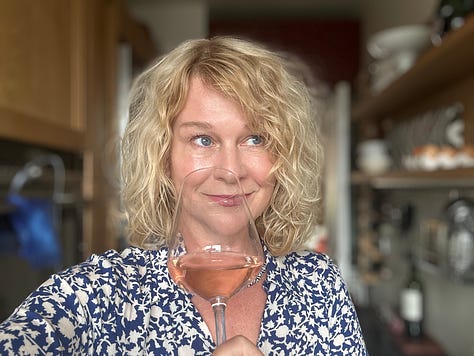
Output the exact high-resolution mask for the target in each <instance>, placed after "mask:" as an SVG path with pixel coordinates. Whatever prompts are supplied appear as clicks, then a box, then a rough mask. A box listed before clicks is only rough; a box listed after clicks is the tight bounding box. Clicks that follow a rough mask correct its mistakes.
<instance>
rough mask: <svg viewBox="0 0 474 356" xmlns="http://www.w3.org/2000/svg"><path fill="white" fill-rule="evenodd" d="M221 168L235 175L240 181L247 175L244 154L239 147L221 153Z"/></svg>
mask: <svg viewBox="0 0 474 356" xmlns="http://www.w3.org/2000/svg"><path fill="white" fill-rule="evenodd" d="M219 161H220V162H219V164H218V166H219V167H220V168H224V169H226V170H228V171H231V172H232V173H234V175H236V176H237V178H238V179H241V178H243V177H244V176H245V174H246V167H245V162H244V159H243V157H242V153H241V152H240V151H239V149H238V148H237V147H232V148H226V149H224V150H222V151H221V153H220V157H219Z"/></svg>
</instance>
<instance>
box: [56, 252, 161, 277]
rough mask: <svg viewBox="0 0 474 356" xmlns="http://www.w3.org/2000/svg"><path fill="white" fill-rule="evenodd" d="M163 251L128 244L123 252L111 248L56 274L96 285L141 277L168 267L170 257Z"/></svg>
mask: <svg viewBox="0 0 474 356" xmlns="http://www.w3.org/2000/svg"><path fill="white" fill-rule="evenodd" d="M162 253H163V252H162V251H160V250H157V251H146V250H142V249H140V248H136V247H127V248H125V249H124V250H123V251H120V252H119V251H117V250H109V251H106V252H104V253H102V254H93V255H91V256H90V257H89V258H87V259H86V260H85V261H83V262H81V263H79V264H77V265H74V266H71V267H69V268H67V269H65V270H64V271H62V272H59V273H57V274H56V275H57V276H58V277H59V278H61V279H63V280H66V281H68V282H72V283H74V284H77V283H79V284H82V283H84V284H94V285H96V284H103V283H115V282H116V281H118V280H134V279H141V278H143V277H144V276H145V275H146V274H148V273H149V271H150V270H153V271H156V269H164V268H166V258H160V256H161V254H162Z"/></svg>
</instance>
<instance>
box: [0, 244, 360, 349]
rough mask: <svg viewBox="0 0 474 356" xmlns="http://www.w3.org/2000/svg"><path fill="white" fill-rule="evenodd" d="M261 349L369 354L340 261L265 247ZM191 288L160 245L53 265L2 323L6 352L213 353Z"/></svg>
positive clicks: (1, 338) (0, 344)
mask: <svg viewBox="0 0 474 356" xmlns="http://www.w3.org/2000/svg"><path fill="white" fill-rule="evenodd" d="M264 288H265V290H266V292H267V295H268V296H267V302H266V306H265V310H264V315H263V321H262V326H261V330H260V335H259V340H258V347H259V348H260V349H261V350H262V352H263V353H264V354H265V355H285V356H286V355H366V354H367V352H366V350H365V345H364V341H363V339H362V335H361V330H360V326H359V322H358V319H357V316H356V312H355V309H354V306H353V304H352V301H351V299H350V297H349V294H348V292H347V290H346V286H345V284H344V282H343V280H342V279H341V276H340V273H339V271H338V269H337V267H336V266H335V265H334V264H333V263H332V262H331V260H330V259H329V258H328V257H326V256H325V255H322V254H317V253H312V252H298V253H292V254H290V255H288V256H284V257H273V256H270V255H267V278H266V280H265V282H264ZM214 348H215V344H214V341H213V340H212V338H211V334H210V332H209V330H208V328H207V325H206V324H205V323H204V321H203V320H202V318H201V316H200V315H199V313H198V312H197V310H196V308H195V307H194V305H193V304H192V303H191V296H190V295H189V294H188V293H186V292H184V291H182V290H181V289H179V288H178V287H177V286H176V285H175V284H174V282H173V281H172V280H171V278H170V276H169V274H168V271H167V267H166V250H165V249H161V250H158V251H145V250H141V249H139V248H135V247H131V248H127V249H125V250H124V251H123V252H122V253H120V254H119V253H118V252H116V251H109V252H106V253H105V254H103V255H93V256H92V257H90V258H89V259H88V260H87V261H85V262H84V263H82V264H79V265H77V266H74V267H71V268H69V269H68V270H66V271H64V272H61V273H58V274H55V275H53V276H52V277H51V278H50V279H49V280H47V281H46V282H45V283H44V284H43V285H41V286H40V287H39V288H38V289H37V290H36V291H35V292H33V293H32V294H31V295H30V296H29V297H28V298H27V299H26V300H25V301H24V302H23V303H22V304H21V305H20V306H19V307H18V308H17V309H16V310H15V312H14V313H13V314H12V315H11V316H10V318H9V319H7V320H6V321H4V322H3V323H2V324H1V325H0V353H1V354H2V355H3V354H12V355H59V354H66V355H210V354H211V353H212V350H214Z"/></svg>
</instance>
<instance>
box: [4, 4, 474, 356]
mask: <svg viewBox="0 0 474 356" xmlns="http://www.w3.org/2000/svg"><path fill="white" fill-rule="evenodd" d="M473 10H474V0H451V1H445V0H418V1H411V0H387V1H378V0H275V1H270V0H260V1H252V0H208V1H205V0H194V1H192V0H174V1H171V0H128V1H125V0H44V1H34V0H0V270H1V271H2V273H0V286H1V287H0V319H2V320H3V319H4V318H6V317H7V316H8V315H9V314H10V313H11V312H12V311H13V309H14V308H15V307H16V306H17V305H18V304H19V303H20V302H21V301H22V300H23V299H24V298H25V297H26V295H27V294H28V293H29V292H30V291H31V290H33V289H34V288H36V287H37V286H38V285H39V284H40V283H42V282H43V281H44V280H45V279H46V278H47V277H48V276H49V275H50V274H51V273H53V272H55V271H58V270H61V269H64V268H66V267H68V266H70V265H72V264H76V263H78V262H80V261H82V260H83V259H85V258H87V257H88V256H90V255H91V254H92V253H101V252H104V251H105V250H107V249H111V248H114V249H121V248H123V247H124V246H126V245H127V239H126V236H125V235H124V229H123V225H124V221H123V219H122V216H121V213H120V211H121V209H120V199H119V196H118V190H119V188H120V180H119V177H118V175H117V169H118V167H119V165H120V161H119V156H118V150H119V139H120V136H121V134H122V132H123V128H124V125H125V123H126V122H127V114H126V104H127V92H128V89H129V87H130V84H131V81H132V80H133V78H134V76H135V74H136V73H137V72H139V71H141V70H142V69H143V68H145V67H146V66H147V65H148V64H150V63H151V62H152V61H153V59H154V58H155V57H156V56H158V55H160V54H163V53H166V52H167V51H169V50H170V49H172V48H174V47H175V46H176V45H177V44H179V43H181V42H182V41H183V40H186V39H190V38H201V37H209V36H213V35H219V34H230V35H238V36H241V37H245V38H250V39H254V40H257V41H260V42H263V43H265V44H267V45H268V46H270V47H271V48H273V49H275V50H276V51H279V52H281V53H282V54H283V55H285V56H286V57H287V58H289V59H290V60H291V61H292V63H294V70H295V71H296V73H297V74H298V75H301V76H302V78H304V80H306V82H307V84H308V86H310V88H311V91H312V93H313V94H314V97H315V100H316V102H317V104H318V106H317V108H318V112H317V117H315V120H319V121H320V123H321V126H322V129H323V139H324V140H325V142H324V144H325V147H326V150H327V151H326V156H327V160H326V165H325V175H326V176H325V180H324V192H325V197H324V209H323V211H324V216H323V217H322V222H321V225H320V226H318V228H317V229H316V230H315V231H314V236H313V237H312V239H311V241H309V242H308V245H307V248H308V249H313V250H317V251H321V252H324V253H327V254H329V255H330V256H331V257H332V258H333V259H334V260H335V261H336V262H337V263H338V265H339V266H340V268H341V271H342V274H343V276H344V278H345V279H346V281H347V283H348V286H349V289H350V292H351V294H352V296H353V299H354V302H355V304H356V307H357V309H358V312H359V317H360V320H361V324H362V328H363V332H364V336H365V339H366V343H367V346H368V348H369V352H370V354H371V355H459V356H465V355H474V339H473V338H472V330H473V328H474V312H473V303H474V302H473V301H474V203H473V201H474V168H473V167H474V146H472V145H473V144H474V66H473V65H472V63H474V18H473V16H472V11H473Z"/></svg>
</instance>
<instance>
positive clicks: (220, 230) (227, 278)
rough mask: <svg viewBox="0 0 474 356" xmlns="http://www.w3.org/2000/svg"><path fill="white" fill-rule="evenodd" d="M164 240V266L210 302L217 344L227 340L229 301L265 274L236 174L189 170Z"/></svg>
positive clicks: (255, 232)
mask: <svg viewBox="0 0 474 356" xmlns="http://www.w3.org/2000/svg"><path fill="white" fill-rule="evenodd" d="M173 224H174V225H173V229H172V233H171V236H170V237H169V239H168V269H169V272H170V275H171V277H172V278H173V280H174V281H175V282H176V284H178V285H179V286H180V287H182V288H183V289H185V290H186V291H188V292H190V293H192V294H196V295H199V296H201V297H202V298H204V299H205V300H207V301H208V302H210V303H211V305H212V308H213V311H214V317H215V325H216V344H217V345H220V344H221V343H222V342H224V341H225V340H226V331H225V309H226V305H227V301H228V300H229V298H231V297H232V296H233V295H234V294H236V293H237V292H238V291H239V290H241V289H242V288H244V287H246V286H248V285H250V284H252V283H253V282H254V281H255V279H256V278H257V277H260V276H261V274H262V273H263V272H264V269H265V267H264V260H265V258H264V254H263V249H262V243H261V240H260V237H259V235H258V233H257V229H256V227H255V224H254V218H253V217H252V214H251V212H250V209H249V206H248V203H247V199H246V192H244V191H243V190H242V187H241V184H240V181H239V178H238V177H237V176H236V175H235V174H234V173H233V172H231V171H229V170H227V169H224V168H215V167H209V168H202V169H198V170H195V171H193V172H191V173H190V174H188V175H187V176H186V177H185V179H184V181H183V183H182V185H181V188H180V191H179V196H178V201H177V205H176V209H175V215H174V221H173Z"/></svg>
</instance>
